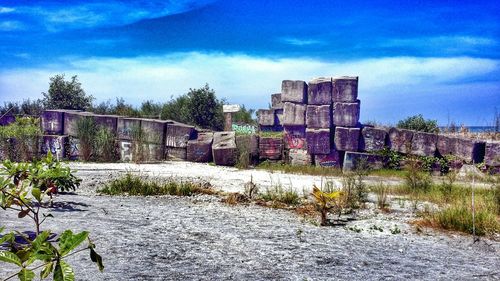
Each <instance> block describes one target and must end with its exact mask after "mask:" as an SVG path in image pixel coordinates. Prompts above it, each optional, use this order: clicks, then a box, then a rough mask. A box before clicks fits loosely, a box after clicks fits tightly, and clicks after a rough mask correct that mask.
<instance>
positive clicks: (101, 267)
mask: <svg viewBox="0 0 500 281" xmlns="http://www.w3.org/2000/svg"><path fill="white" fill-rule="evenodd" d="M90 259H91V260H92V261H93V262H95V263H97V267H99V271H100V272H103V270H104V264H103V263H102V257H101V256H100V255H99V254H97V253H96V251H94V248H90Z"/></svg>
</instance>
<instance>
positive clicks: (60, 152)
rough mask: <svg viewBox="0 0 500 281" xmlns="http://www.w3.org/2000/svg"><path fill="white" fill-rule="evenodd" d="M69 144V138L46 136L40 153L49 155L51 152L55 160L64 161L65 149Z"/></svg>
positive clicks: (43, 138)
mask: <svg viewBox="0 0 500 281" xmlns="http://www.w3.org/2000/svg"><path fill="white" fill-rule="evenodd" d="M67 142H68V137H67V136H60V135H44V136H43V137H42V144H41V150H40V152H41V153H42V155H47V154H48V153H49V152H50V153H51V154H52V155H53V157H54V158H55V159H59V160H62V159H63V158H64V157H65V155H66V154H65V147H66V144H67Z"/></svg>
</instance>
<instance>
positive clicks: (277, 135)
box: [259, 131, 283, 139]
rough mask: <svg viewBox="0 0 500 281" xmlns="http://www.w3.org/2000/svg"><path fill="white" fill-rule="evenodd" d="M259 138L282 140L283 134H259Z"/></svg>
mask: <svg viewBox="0 0 500 281" xmlns="http://www.w3.org/2000/svg"><path fill="white" fill-rule="evenodd" d="M259 136H260V137H261V138H276V139H279V138H283V132H267V131H266V132H259Z"/></svg>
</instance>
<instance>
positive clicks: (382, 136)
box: [359, 127, 387, 151]
mask: <svg viewBox="0 0 500 281" xmlns="http://www.w3.org/2000/svg"><path fill="white" fill-rule="evenodd" d="M386 142H387V130H386V129H384V128H374V127H363V129H361V139H360V144H359V148H360V150H362V151H379V150H382V149H384V147H385V145H386Z"/></svg>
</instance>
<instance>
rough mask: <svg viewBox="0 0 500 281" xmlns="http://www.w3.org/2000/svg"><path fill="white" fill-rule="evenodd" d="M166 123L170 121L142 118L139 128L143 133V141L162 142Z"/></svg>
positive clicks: (163, 141)
mask: <svg viewBox="0 0 500 281" xmlns="http://www.w3.org/2000/svg"><path fill="white" fill-rule="evenodd" d="M168 123H171V121H170V122H169V121H165V120H154V119H142V120H141V130H142V132H143V133H144V137H145V140H144V141H145V142H147V143H154V144H164V143H165V133H166V131H167V124H168Z"/></svg>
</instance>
